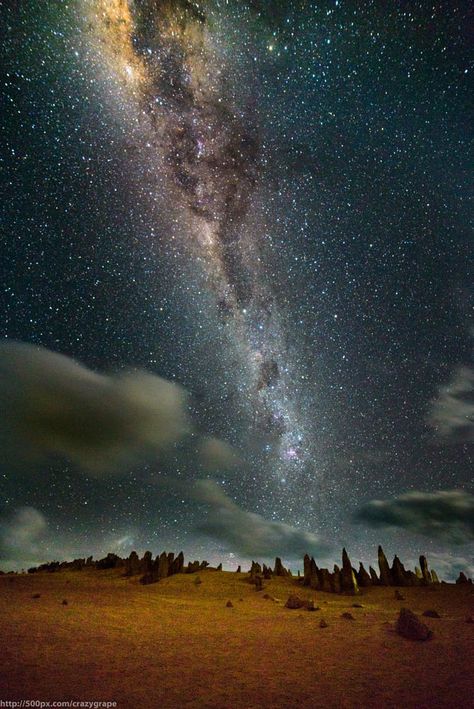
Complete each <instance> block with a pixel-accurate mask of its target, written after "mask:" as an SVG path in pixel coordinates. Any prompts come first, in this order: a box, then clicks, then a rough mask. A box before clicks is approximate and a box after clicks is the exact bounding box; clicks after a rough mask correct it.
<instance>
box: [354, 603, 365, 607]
mask: <svg viewBox="0 0 474 709" xmlns="http://www.w3.org/2000/svg"><path fill="white" fill-rule="evenodd" d="M352 607H353V608H363V607H364V606H363V605H362V603H353V604H352Z"/></svg>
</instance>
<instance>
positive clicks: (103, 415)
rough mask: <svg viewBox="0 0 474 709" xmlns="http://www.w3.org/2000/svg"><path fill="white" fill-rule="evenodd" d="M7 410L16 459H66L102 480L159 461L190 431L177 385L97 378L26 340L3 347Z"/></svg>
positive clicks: (0, 394)
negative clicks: (148, 459)
mask: <svg viewBox="0 0 474 709" xmlns="http://www.w3.org/2000/svg"><path fill="white" fill-rule="evenodd" d="M0 408H1V410H2V412H4V414H3V420H2V428H3V432H2V433H3V437H4V439H5V440H4V444H5V445H6V447H7V448H8V449H10V455H13V456H15V457H20V458H22V459H29V460H33V461H37V460H42V459H47V458H49V457H52V456H59V457H63V458H66V459H68V460H70V461H71V462H72V463H74V464H75V465H76V466H77V467H78V468H80V469H82V470H83V471H85V472H87V473H91V474H95V475H100V474H103V473H111V472H117V471H121V470H123V469H124V468H125V467H126V466H127V465H130V464H131V463H133V462H134V461H136V460H137V459H140V458H142V457H144V456H146V455H150V454H152V455H153V454H154V455H156V454H157V453H160V452H161V451H164V450H166V449H167V448H169V447H170V446H172V444H174V443H175V442H177V441H178V440H180V439H181V438H182V437H183V436H184V435H185V434H187V433H188V432H189V431H190V424H189V421H188V416H187V394H186V392H185V390H184V389H183V388H181V387H180V386H178V385H177V384H174V383H172V382H169V381H167V380H165V379H162V378H161V377H158V376H155V375H153V374H150V373H147V372H144V371H139V372H135V371H134V372H128V373H123V374H114V375H104V374H98V373H96V372H93V371H92V370H90V369H88V368H86V367H84V366H83V365H81V364H78V363H77V362H75V361H74V360H72V359H70V358H69V357H66V356H64V355H60V354H57V353H54V352H51V351H49V350H46V349H44V348H41V347H34V346H32V345H28V344H24V343H19V342H6V343H4V344H2V345H1V346H0Z"/></svg>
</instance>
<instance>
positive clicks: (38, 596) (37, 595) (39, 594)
mask: <svg viewBox="0 0 474 709" xmlns="http://www.w3.org/2000/svg"><path fill="white" fill-rule="evenodd" d="M31 598H41V593H34V594H33V595H32V596H31Z"/></svg>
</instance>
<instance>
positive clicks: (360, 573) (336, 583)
mask: <svg viewBox="0 0 474 709" xmlns="http://www.w3.org/2000/svg"><path fill="white" fill-rule="evenodd" d="M303 566H304V573H303V584H304V585H305V586H310V588H314V589H317V590H319V591H327V592H329V593H348V594H352V595H355V594H357V593H359V588H366V587H367V586H430V585H433V584H437V583H439V579H438V576H437V574H436V572H435V571H433V570H432V571H430V570H429V569H428V563H427V561H426V557H424V556H420V568H419V569H418V568H416V569H415V571H414V572H413V571H409V570H407V569H405V567H404V565H403V564H402V562H401V561H400V559H399V558H398V556H395V558H394V559H393V563H392V565H391V566H390V564H389V563H388V561H387V557H386V556H385V553H384V551H383V549H382V547H381V546H379V548H378V566H379V574H378V575H377V572H376V571H375V569H373V568H372V567H371V566H370V567H369V572H367V571H366V569H365V568H364V565H363V564H362V562H360V563H359V569H358V570H356V569H355V568H354V567H353V566H352V564H351V561H350V559H349V556H348V554H347V552H346V550H345V549H343V550H342V568H341V569H340V568H339V567H338V566H337V565H335V566H334V570H333V572H332V573H331V572H330V571H328V569H320V568H318V566H317V564H316V562H315V560H314V558H313V557H310V556H309V555H308V554H306V555H305V557H304V560H303ZM457 583H469V581H468V580H467V578H466V577H465V576H464V574H461V575H460V578H459V579H458V581H457Z"/></svg>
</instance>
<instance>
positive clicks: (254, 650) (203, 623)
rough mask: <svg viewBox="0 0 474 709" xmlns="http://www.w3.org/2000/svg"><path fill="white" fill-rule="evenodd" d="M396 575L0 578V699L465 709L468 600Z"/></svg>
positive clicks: (113, 564) (470, 641) (387, 570)
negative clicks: (461, 708)
mask: <svg viewBox="0 0 474 709" xmlns="http://www.w3.org/2000/svg"><path fill="white" fill-rule="evenodd" d="M458 581H459V583H456V584H447V583H443V582H439V581H438V579H437V576H436V575H435V574H433V571H432V570H431V571H430V570H429V568H428V564H427V562H426V560H425V559H424V557H421V558H420V566H419V570H418V571H416V570H415V571H413V572H410V571H406V570H405V569H404V567H403V565H402V564H401V562H400V561H399V560H398V559H397V557H395V559H394V561H393V562H392V564H391V565H390V564H388V562H387V560H386V558H385V555H384V554H383V551H382V550H379V569H378V573H376V572H375V570H374V569H371V570H369V571H368V572H367V571H366V570H365V569H364V568H363V566H362V565H361V566H360V567H359V569H358V570H355V569H354V568H353V567H352V564H351V562H350V559H349V556H348V555H347V553H346V552H345V551H344V552H343V556H342V564H341V567H340V568H339V567H336V569H334V570H333V571H332V572H329V570H327V569H320V568H319V567H318V566H317V564H316V562H315V561H314V559H311V558H309V557H306V558H305V560H304V571H303V574H298V575H292V573H291V572H290V571H289V570H288V569H286V568H285V567H284V566H283V564H282V562H281V560H280V559H278V558H277V559H276V560H275V563H274V565H273V566H272V567H270V566H266V565H264V564H260V563H259V562H257V561H254V562H252V564H251V566H250V569H248V570H247V571H244V572H242V571H238V572H228V571H222V567H221V566H219V567H215V568H212V567H210V566H209V564H207V562H205V561H193V562H188V563H185V562H184V557H183V555H182V554H178V555H176V556H174V555H172V554H167V553H165V552H163V553H161V554H159V555H157V556H156V557H155V558H153V557H152V555H151V554H150V553H146V554H145V555H144V556H143V557H142V558H140V557H139V556H138V555H137V554H135V553H132V554H131V555H130V556H129V557H128V558H127V559H120V558H119V557H117V556H115V555H113V554H109V555H107V556H106V557H105V558H103V559H99V560H97V561H94V560H93V559H92V558H89V559H79V560H75V561H73V562H67V563H60V564H58V563H57V562H55V563H52V564H48V565H44V566H43V567H38V568H35V569H30V573H26V574H2V575H1V576H0V614H1V618H2V623H1V632H2V663H1V664H0V687H1V693H0V698H1V699H3V700H18V699H25V698H28V699H37V700H42V701H45V700H46V701H62V700H67V699H73V700H84V701H85V700H96V701H97V700H103V701H107V700H108V701H116V702H117V706H118V707H119V708H120V707H127V708H128V707H130V708H132V707H133V708H135V707H138V706H140V707H157V706H159V707H211V706H212V707H217V708H218V709H220V708H229V709H230V708H231V707H232V708H236V707H246V708H247V709H250V708H253V707H255V708H256V707H259V708H261V707H271V708H272V709H273V708H275V709H283V708H284V707H285V708H286V707H311V708H313V707H379V706H383V707H400V706H404V707H413V708H414V707H417V708H419V707H458V706H463V707H469V706H473V703H472V697H473V696H474V676H473V666H472V657H473V655H474V587H473V585H472V582H471V581H470V580H469V579H468V578H467V577H466V576H465V575H461V576H460V578H459V579H458Z"/></svg>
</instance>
